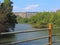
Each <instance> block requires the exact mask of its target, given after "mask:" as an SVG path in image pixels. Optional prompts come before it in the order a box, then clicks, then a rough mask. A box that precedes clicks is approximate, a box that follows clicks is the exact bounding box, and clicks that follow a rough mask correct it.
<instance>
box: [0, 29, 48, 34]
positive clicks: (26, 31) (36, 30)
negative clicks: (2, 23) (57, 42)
mask: <svg viewBox="0 0 60 45" xmlns="http://www.w3.org/2000/svg"><path fill="white" fill-rule="evenodd" d="M38 31H48V28H44V29H34V30H24V31H16V32H4V33H0V35H5V34H18V33H29V32H38Z"/></svg>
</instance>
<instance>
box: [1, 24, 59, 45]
mask: <svg viewBox="0 0 60 45" xmlns="http://www.w3.org/2000/svg"><path fill="white" fill-rule="evenodd" d="M31 29H35V28H32V26H31V25H29V24H16V26H15V31H23V30H31ZM53 34H60V31H59V30H55V31H53ZM41 36H48V31H39V32H30V33H20V34H15V35H13V36H6V37H3V38H0V43H2V42H15V41H22V40H27V39H32V38H37V37H41ZM52 38H53V41H56V40H60V36H55V37H52ZM46 43H48V38H45V39H39V40H34V41H30V42H25V43H19V44H14V45H43V44H46ZM0 45H1V44H0ZM53 45H60V43H54V44H53Z"/></svg>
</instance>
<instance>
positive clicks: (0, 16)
mask: <svg viewBox="0 0 60 45" xmlns="http://www.w3.org/2000/svg"><path fill="white" fill-rule="evenodd" d="M12 8H13V6H12V3H11V1H10V0H4V2H3V3H1V5H0V32H4V31H8V30H9V28H11V29H12V30H14V27H15V24H16V23H17V21H16V16H15V15H14V14H13V13H12Z"/></svg>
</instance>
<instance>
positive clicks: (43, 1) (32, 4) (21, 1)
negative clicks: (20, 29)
mask: <svg viewBox="0 0 60 45" xmlns="http://www.w3.org/2000/svg"><path fill="white" fill-rule="evenodd" d="M0 1H3V0H0ZM11 1H12V2H13V6H14V7H13V12H43V11H56V10H58V9H60V0H11Z"/></svg>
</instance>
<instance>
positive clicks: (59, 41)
mask: <svg viewBox="0 0 60 45" xmlns="http://www.w3.org/2000/svg"><path fill="white" fill-rule="evenodd" d="M54 43H60V40H58V41H55V42H52V44H54Z"/></svg>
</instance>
